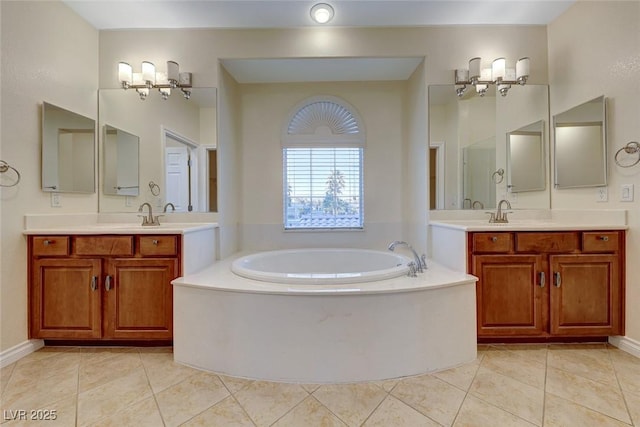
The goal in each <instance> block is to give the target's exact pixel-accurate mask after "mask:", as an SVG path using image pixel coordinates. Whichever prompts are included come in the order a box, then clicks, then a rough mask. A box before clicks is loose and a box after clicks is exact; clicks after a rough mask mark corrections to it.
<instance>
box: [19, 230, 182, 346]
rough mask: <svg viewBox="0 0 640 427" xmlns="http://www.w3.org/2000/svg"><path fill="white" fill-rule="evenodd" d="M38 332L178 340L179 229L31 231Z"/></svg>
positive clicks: (33, 323)
mask: <svg viewBox="0 0 640 427" xmlns="http://www.w3.org/2000/svg"><path fill="white" fill-rule="evenodd" d="M28 248H29V261H30V264H29V269H30V278H29V300H30V302H29V304H30V306H29V307H30V309H29V320H30V327H29V330H30V336H31V338H42V339H51V340H54V339H63V340H118V341H122V340H163V341H166V340H171V338H172V334H173V297H172V295H173V293H172V287H171V280H173V279H175V278H176V277H178V276H179V274H180V255H179V254H180V236H178V235H157V236H151V235H100V236H93V235H91V236H89V235H78V236H30V237H29V243H28Z"/></svg>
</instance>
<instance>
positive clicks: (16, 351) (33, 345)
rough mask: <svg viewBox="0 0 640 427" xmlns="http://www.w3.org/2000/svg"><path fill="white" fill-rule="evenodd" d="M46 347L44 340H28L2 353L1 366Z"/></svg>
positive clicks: (0, 357)
mask: <svg viewBox="0 0 640 427" xmlns="http://www.w3.org/2000/svg"><path fill="white" fill-rule="evenodd" d="M42 347H44V341H43V340H28V341H25V342H23V343H20V344H18V345H15V346H13V347H11V348H8V349H6V350H5V351H3V352H1V353H0V368H4V367H5V366H9V365H11V364H12V363H14V362H17V361H18V360H20V359H22V358H23V357H25V356H26V355H28V354H31V353H33V352H34V351H37V350H40V349H41V348H42Z"/></svg>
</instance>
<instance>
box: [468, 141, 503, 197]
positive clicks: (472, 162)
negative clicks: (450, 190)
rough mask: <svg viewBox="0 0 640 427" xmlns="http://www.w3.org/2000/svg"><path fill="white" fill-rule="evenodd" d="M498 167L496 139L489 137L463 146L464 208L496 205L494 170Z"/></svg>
mask: <svg viewBox="0 0 640 427" xmlns="http://www.w3.org/2000/svg"><path fill="white" fill-rule="evenodd" d="M495 167H496V139H495V137H490V138H487V139H485V140H483V141H477V142H474V143H473V144H471V145H468V146H466V147H463V148H462V192H463V195H464V199H463V200H462V208H463V209H484V207H485V206H489V207H493V206H495V205H496V186H495V182H494V175H493V174H491V175H489V174H488V173H487V171H493V170H495Z"/></svg>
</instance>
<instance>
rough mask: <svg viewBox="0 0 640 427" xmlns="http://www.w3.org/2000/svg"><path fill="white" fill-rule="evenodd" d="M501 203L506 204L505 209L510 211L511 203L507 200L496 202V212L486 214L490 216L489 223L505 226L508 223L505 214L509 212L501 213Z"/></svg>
mask: <svg viewBox="0 0 640 427" xmlns="http://www.w3.org/2000/svg"><path fill="white" fill-rule="evenodd" d="M503 203H506V204H507V209H511V203H509V201H508V200H507V199H502V200H500V201H499V202H498V211H497V212H496V213H495V214H494V213H493V212H487V213H488V214H491V217H490V218H489V222H491V223H497V224H506V223H508V222H509V218H507V214H508V213H509V212H503V211H502V204H503Z"/></svg>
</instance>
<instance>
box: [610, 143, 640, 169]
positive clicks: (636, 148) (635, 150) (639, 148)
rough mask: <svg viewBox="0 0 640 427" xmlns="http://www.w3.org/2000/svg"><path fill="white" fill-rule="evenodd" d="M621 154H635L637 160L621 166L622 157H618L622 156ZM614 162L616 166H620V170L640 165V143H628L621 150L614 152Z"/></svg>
mask: <svg viewBox="0 0 640 427" xmlns="http://www.w3.org/2000/svg"><path fill="white" fill-rule="evenodd" d="M622 153H626V154H637V155H638V158H637V159H636V161H635V162H633V163H629V164H622V163H621V162H620V159H621V158H624V157H620V156H621V155H622ZM614 160H615V161H616V165H618V166H620V167H621V168H630V167H632V166H635V165H637V164H638V163H640V143H638V142H636V141H631V142H628V143H627V145H625V146H624V147H622V148H621V149H619V150H618V151H616V155H615V157H614Z"/></svg>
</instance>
